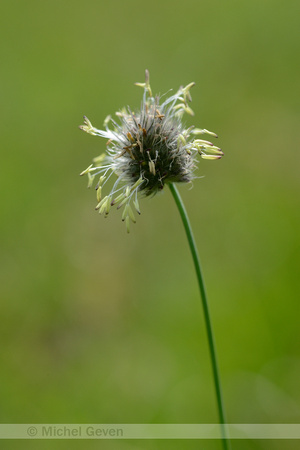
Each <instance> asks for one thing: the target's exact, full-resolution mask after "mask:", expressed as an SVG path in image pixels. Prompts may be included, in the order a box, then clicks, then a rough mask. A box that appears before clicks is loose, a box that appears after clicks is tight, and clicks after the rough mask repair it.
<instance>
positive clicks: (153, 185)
mask: <svg viewBox="0 0 300 450" xmlns="http://www.w3.org/2000/svg"><path fill="white" fill-rule="evenodd" d="M118 131H119V133H120V132H121V134H122V136H123V139H124V142H125V143H126V145H125V146H123V148H122V150H121V151H120V153H119V154H117V155H116V156H115V159H116V160H118V159H119V158H120V163H119V170H120V173H123V174H124V176H125V177H126V179H127V180H128V182H130V179H131V180H132V182H133V183H134V182H136V181H137V180H138V179H140V178H142V179H143V185H142V186H141V190H142V191H143V193H144V194H145V195H151V194H155V193H156V192H157V191H158V190H161V189H163V187H164V184H165V183H168V182H189V181H191V179H192V171H191V169H192V166H193V158H192V156H191V155H190V154H188V153H187V152H186V151H185V150H184V151H182V150H181V149H180V147H178V139H179V135H180V134H181V131H182V126H181V122H180V120H179V119H178V117H174V115H173V116H172V115H171V114H170V113H169V112H168V111H167V114H165V111H164V109H163V108H161V107H159V104H158V99H156V101H155V102H153V104H152V105H151V104H150V105H149V103H146V104H143V105H142V110H141V112H140V113H138V114H137V115H135V114H134V113H131V112H130V113H128V114H123V115H122V125H121V127H118ZM115 150H116V149H115ZM116 162H117V161H116Z"/></svg>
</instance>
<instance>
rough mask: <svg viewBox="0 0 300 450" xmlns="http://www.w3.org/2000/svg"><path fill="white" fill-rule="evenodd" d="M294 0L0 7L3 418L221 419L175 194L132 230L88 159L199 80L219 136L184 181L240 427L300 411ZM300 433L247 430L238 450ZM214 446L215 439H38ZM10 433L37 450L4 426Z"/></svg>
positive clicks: (228, 397) (203, 121) (202, 114)
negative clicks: (98, 199) (157, 103)
mask: <svg viewBox="0 0 300 450" xmlns="http://www.w3.org/2000/svg"><path fill="white" fill-rule="evenodd" d="M299 6H300V5H299V2H298V1H296V0H295V1H291V0H287V1H286V2H282V1H279V0H273V1H271V0H270V1H268V0H254V1H251V2H250V1H248V2H246V1H234V0H228V1H220V0H219V1H217V0H213V1H208V0H205V1H193V0H186V1H184V2H182V3H175V2H172V1H171V0H167V1H164V0H161V1H160V0H154V1H152V2H149V3H147V2H146V3H145V2H144V3H143V2H139V1H137V0H127V1H126V2H125V1H121V0H118V1H111V2H108V1H105V2H104V1H98V2H97V1H93V0H92V1H90V2H79V1H77V0H75V1H73V2H68V1H67V0H59V1H58V0H54V1H51V2H50V1H44V2H41V1H33V0H28V1H26V2H25V1H20V0H19V1H18V0H15V1H14V0H12V1H11V2H6V3H3V4H2V7H1V18H0V21H1V28H0V29H1V34H2V36H1V44H0V45H1V84H0V92H1V94H0V95H1V113H0V114H1V168H0V170H1V177H0V183H1V195H2V199H1V223H0V227H1V234H0V236H1V285H0V290H1V306H0V308H1V318H0V320H1V352H0V363H1V371H0V374H1V375H0V379H1V382H0V421H1V422H2V423H214V422H216V421H217V412H216V402H215V394H214V390H213V385H212V374H211V366H210V360H209V355H208V349H207V339H206V334H205V329H204V322H203V314H202V309H201V303H200V300H199V295H198V290H197V283H196V278H195V274H194V269H193V265H192V260H191V256H190V254H189V251H188V248H187V242H186V238H185V235H184V232H183V227H182V224H181V222H180V218H179V215H178V212H177V210H176V207H175V204H174V202H173V199H172V198H171V195H170V192H169V191H168V190H167V189H166V190H165V191H164V192H163V193H162V194H161V195H158V196H156V197H155V198H153V199H144V200H141V202H140V206H141V209H142V215H141V216H140V217H139V218H138V221H137V224H136V225H133V226H132V229H131V233H130V234H129V235H127V234H126V231H125V227H124V225H123V224H122V222H121V220H120V219H121V218H120V214H119V213H116V212H115V211H112V213H111V214H110V217H109V219H107V220H104V219H103V217H99V215H98V214H96V213H95V211H94V206H95V194H94V192H93V191H88V190H87V189H86V181H87V180H86V179H85V178H84V179H83V178H79V176H78V174H79V173H80V172H81V171H82V170H83V169H85V168H86V167H87V166H88V165H89V164H90V162H91V159H92V158H93V157H94V156H97V155H98V154H99V153H100V152H101V151H102V150H103V148H104V147H105V141H104V140H101V139H100V138H95V137H91V136H88V135H86V134H85V133H83V132H81V131H80V130H79V129H78V125H79V124H81V123H82V116H83V114H86V115H87V116H88V117H89V119H90V120H91V121H92V123H93V124H94V125H95V126H96V127H99V128H101V127H102V123H103V120H104V118H105V117H106V116H107V115H108V114H110V113H114V112H115V111H117V110H119V109H120V108H121V107H122V106H123V105H128V104H129V105H131V106H132V107H133V108H135V107H137V106H139V104H140V99H141V95H142V90H141V89H140V88H137V87H135V86H134V82H136V81H143V79H144V70H145V68H148V69H149V71H150V76H151V86H152V89H153V91H154V92H155V93H164V92H166V91H168V90H169V89H170V88H173V89H175V90H176V89H177V88H178V87H179V86H180V85H181V84H187V83H189V82H190V81H195V82H196V87H195V88H193V92H192V95H193V104H192V107H193V109H194V111H195V114H196V115H195V117H194V118H187V123H188V124H195V125H196V126H199V127H203V128H207V129H211V130H213V131H216V132H217V133H218V135H219V139H218V145H220V147H222V149H223V151H224V152H225V157H224V158H223V159H222V160H221V161H217V162H210V161H204V160H201V161H200V163H199V170H198V175H199V176H203V178H201V179H199V180H196V182H195V183H194V187H193V189H192V190H189V189H188V187H187V186H180V187H179V188H180V192H181V194H182V197H183V199H184V201H185V203H186V207H187V210H188V212H189V215H190V219H191V222H192V225H193V228H194V233H195V237H196V240H197V243H198V247H199V252H200V257H201V260H202V264H203V269H204V275H205V278H206V284H207V290H208V294H209V301H210V309H211V315H212V320H213V326H214V330H215V337H216V343H217V349H218V356H219V365H220V371H221V377H222V383H223V389H224V398H225V404H226V410H227V415H228V422H230V423H299V421H300V389H299V375H300V348H299V294H300V282H299V279H300V277H299V253H300V252H299V250H300V236H299V229H300V227H299V225H300V214H299V211H300V209H299V206H300V201H299V192H300V177H299V162H300V151H299V142H300V139H299V137H300V132H299V112H300V107H299V51H300V36H299V13H300V7H299ZM283 445H284V448H286V449H294V448H295V449H296V448H299V442H298V443H297V442H296V441H288V442H287V441H286V442H284V443H283V442H280V441H277V442H276V441H240V442H238V441H235V442H233V444H232V447H233V450H235V449H271V450H273V449H274V450H277V449H281V448H282V446H283ZM42 447H43V448H45V449H48V448H49V449H50V448H51V449H52V448H53V449H54V448H55V449H56V448H57V449H67V448H70V447H72V448H91V449H94V448H101V449H105V450H106V449H107V450H115V449H122V450H129V449H133V450H142V449H146V450H154V449H182V448H186V449H199V448H201V449H202V448H203V449H219V448H221V444H220V442H217V441H215V442H214V441H210V442H204V441H185V442H182V441H72V442H70V441H43V443H42ZM2 448H5V449H10V448H24V449H27V448H28V449H29V448H30V449H38V448H41V442H39V441H18V442H13V441H3V442H2Z"/></svg>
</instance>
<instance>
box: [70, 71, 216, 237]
mask: <svg viewBox="0 0 300 450" xmlns="http://www.w3.org/2000/svg"><path fill="white" fill-rule="evenodd" d="M136 85H137V86H140V87H142V88H143V89H144V95H143V99H142V104H141V109H140V110H139V111H137V112H133V111H131V110H130V108H129V107H127V109H126V108H123V109H122V110H121V111H120V112H118V113H116V115H117V117H118V119H119V123H118V122H116V121H115V120H113V119H112V118H111V116H108V117H107V118H106V119H105V121H104V127H105V131H104V130H98V129H97V128H94V127H93V126H92V124H91V122H90V121H89V120H88V119H87V117H84V125H81V126H80V127H79V128H81V129H82V130H83V131H85V132H87V133H89V134H92V135H94V136H101V137H104V138H106V139H108V141H107V144H106V152H104V153H102V154H101V155H100V156H98V157H97V158H95V159H94V160H93V164H91V165H90V166H89V167H88V168H87V169H86V170H84V171H83V172H82V173H81V174H80V175H85V174H87V176H88V187H91V186H92V184H93V181H94V180H95V178H97V184H96V191H97V202H98V204H97V206H96V210H99V212H100V214H102V213H103V214H104V215H105V216H107V215H108V213H109V211H110V208H111V207H112V206H115V205H116V206H117V209H120V208H123V213H122V220H123V221H125V223H126V228H127V231H128V232H129V224H130V221H133V222H135V216H134V212H133V210H135V211H136V212H137V213H138V214H140V208H139V203H138V197H139V196H140V195H141V194H144V195H146V196H149V195H154V194H156V193H157V192H158V191H160V190H162V189H163V188H164V186H165V184H167V183H174V182H176V183H177V182H179V183H189V182H191V181H192V180H193V179H194V178H195V175H194V171H195V168H196V165H195V163H196V162H197V155H200V156H201V157H202V158H204V159H219V158H221V157H222V156H223V152H222V151H221V149H220V148H218V147H216V146H214V145H213V144H212V143H211V142H209V141H207V140H203V139H199V138H197V136H199V135H203V134H208V135H211V136H213V137H217V135H216V134H215V133H213V132H210V131H208V130H205V129H199V128H194V127H189V128H185V126H184V124H183V122H182V116H183V114H184V113H187V114H190V115H194V113H193V111H192V109H191V108H190V106H189V104H188V103H189V102H191V100H192V98H191V94H190V90H191V88H192V87H193V86H194V85H195V83H190V84H188V85H187V86H185V87H181V88H180V89H179V90H178V92H177V93H176V94H174V95H171V96H170V97H169V98H167V99H165V100H164V101H163V102H162V101H161V98H160V97H159V96H156V97H153V95H152V90H151V87H150V82H149V72H148V71H147V70H146V77H145V83H136ZM110 124H111V128H110V127H109V125H110ZM112 175H115V176H116V177H117V179H116V181H115V183H114V185H113V187H112V189H111V191H110V193H108V195H106V196H104V197H102V191H103V188H104V186H105V184H106V182H107V181H108V180H109V178H110V177H111V176H112ZM132 206H133V208H132Z"/></svg>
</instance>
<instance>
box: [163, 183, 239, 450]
mask: <svg viewBox="0 0 300 450" xmlns="http://www.w3.org/2000/svg"><path fill="white" fill-rule="evenodd" d="M169 187H170V190H171V192H172V195H173V197H174V200H175V203H176V205H177V207H178V210H179V214H180V216H181V219H182V222H183V225H184V228H185V232H186V235H187V239H188V242H189V246H190V250H191V253H192V257H193V261H194V265H195V269H196V274H197V279H198V284H199V290H200V295H201V300H202V306H203V312H204V319H205V325H206V332H207V337H208V345H209V351H210V357H211V364H212V370H213V378H214V385H215V390H216V396H217V405H218V411H219V418H220V424H221V432H222V442H223V448H224V450H229V449H230V441H229V439H228V437H227V433H226V427H225V424H226V420H225V411H224V405H223V399H222V389H221V382H220V375H219V369H218V363H217V355H216V350H215V342H214V336H213V330H212V324H211V320H210V315H209V309H208V302H207V296H206V290H205V285H204V280H203V276H202V271H201V266H200V260H199V256H198V251H197V247H196V242H195V239H194V236H193V232H192V229H191V225H190V222H189V218H188V215H187V212H186V209H185V207H184V204H183V202H182V200H181V197H180V195H179V192H178V190H177V188H176V186H175V185H174V184H169Z"/></svg>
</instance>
